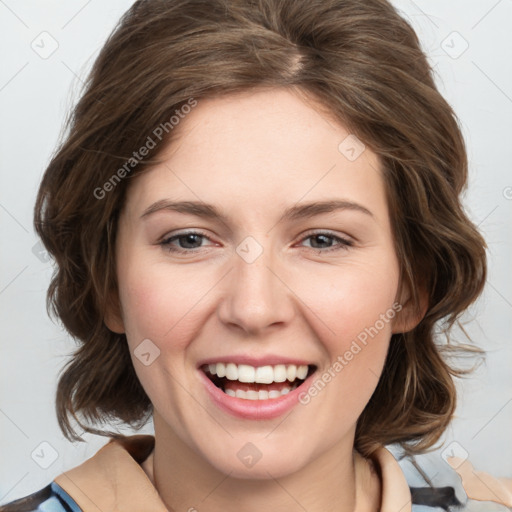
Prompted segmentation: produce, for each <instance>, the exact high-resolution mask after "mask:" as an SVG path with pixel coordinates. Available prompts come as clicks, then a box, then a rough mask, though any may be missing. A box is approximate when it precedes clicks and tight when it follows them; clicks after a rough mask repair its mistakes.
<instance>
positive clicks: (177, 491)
mask: <svg viewBox="0 0 512 512" xmlns="http://www.w3.org/2000/svg"><path fill="white" fill-rule="evenodd" d="M161 427H162V425H160V422H159V421H158V420H157V418H155V449H154V451H153V453H152V454H151V455H150V457H149V458H148V459H147V460H146V461H145V462H144V463H143V465H142V467H143V469H144V470H145V471H146V474H147V475H148V477H149V478H150V480H151V481H152V483H153V485H154V486H155V487H156V489H157V491H158V493H159V494H160V496H161V498H162V501H163V502H164V504H165V505H166V507H167V508H168V509H169V510H170V511H177V510H190V511H193V510H194V509H195V510H204V509H207V510H208V511H209V512H227V511H231V510H233V511H234V510H236V511H237V512H260V511H261V510H263V509H268V508H269V507H271V508H272V510H273V512H289V511H290V510H300V509H304V510H307V511H308V512H320V511H322V512H325V511H333V512H334V511H336V512H354V511H363V510H364V511H365V512H371V511H378V510H379V507H380V494H381V486H380V480H379V478H378V476H377V474H376V472H375V471H373V470H372V464H371V462H370V461H367V460H366V459H364V458H363V457H361V455H359V454H358V453H357V452H356V451H355V450H353V438H352V439H348V441H350V443H348V442H344V443H340V444H339V445H337V446H334V447H332V448H331V449H330V450H329V451H328V452H326V453H323V454H321V455H320V456H319V457H317V458H316V459H314V460H312V461H311V462H310V463H308V464H307V465H306V466H304V467H302V468H299V469H298V470H297V471H295V472H293V473H291V474H288V475H285V476H283V477H280V478H274V477H272V476H271V475H270V474H269V478H266V479H250V478H247V479H245V478H233V477H230V476H229V474H228V475H226V474H225V473H223V472H221V471H218V470H217V469H216V468H215V467H213V466H212V465H211V464H209V463H208V461H206V460H205V459H204V458H202V457H200V456H199V455H198V454H197V453H196V452H195V451H193V450H191V449H190V448H189V447H188V445H186V444H185V443H183V442H182V441H181V440H180V439H179V438H178V437H177V436H176V435H175V434H174V433H173V432H170V431H169V429H168V428H165V427H164V428H162V429H161Z"/></svg>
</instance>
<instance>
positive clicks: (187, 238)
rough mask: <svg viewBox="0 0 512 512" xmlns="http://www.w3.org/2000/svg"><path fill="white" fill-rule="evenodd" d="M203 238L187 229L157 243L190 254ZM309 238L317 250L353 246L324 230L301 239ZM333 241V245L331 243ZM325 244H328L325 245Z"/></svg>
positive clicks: (203, 236)
mask: <svg viewBox="0 0 512 512" xmlns="http://www.w3.org/2000/svg"><path fill="white" fill-rule="evenodd" d="M204 239H206V240H210V238H209V237H208V236H206V235H205V234H204V233H202V232H200V231H187V232H182V233H177V234H175V235H173V236H170V237H168V238H165V239H164V240H162V241H161V242H160V243H159V244H160V245H161V246H162V247H164V248H166V250H168V251H169V252H173V253H179V254H186V253H189V254H190V253H193V252H195V251H197V250H198V249H201V248H203V247H204V246H203V245H202V241H203V240H204ZM309 239H311V241H312V246H311V247H309V248H310V249H312V250H315V251H319V252H330V251H337V250H346V249H347V248H348V247H352V246H353V242H352V241H351V240H348V239H345V238H342V237H339V236H337V235H334V234H332V233H329V232H326V231H316V232H314V233H310V234H309V235H307V236H306V237H303V238H302V239H301V241H305V240H309ZM175 242H178V244H179V246H178V247H177V246H176V245H175V244H174V243H175ZM333 242H334V244H335V245H333ZM326 244H327V245H328V246H327V247H326Z"/></svg>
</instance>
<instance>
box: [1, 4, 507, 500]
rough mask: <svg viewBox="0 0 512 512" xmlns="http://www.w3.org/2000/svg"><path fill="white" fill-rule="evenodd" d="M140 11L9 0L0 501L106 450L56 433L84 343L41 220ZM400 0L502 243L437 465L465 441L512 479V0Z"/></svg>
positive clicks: (485, 216) (485, 223)
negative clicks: (61, 381) (62, 391)
mask: <svg viewBox="0 0 512 512" xmlns="http://www.w3.org/2000/svg"><path fill="white" fill-rule="evenodd" d="M131 3H132V2H131V1H129V0H115V1H112V0H111V1H109V2H100V1H98V0H89V1H88V2H87V1H84V0H68V1H66V2H57V1H45V2H37V1H36V0H31V1H28V0H19V1H17V0H0V38H1V46H0V47H1V48H2V59H1V68H0V112H1V117H0V130H1V133H0V145H1V146H0V165H1V180H2V181H1V186H0V229H1V245H0V247H1V249H0V255H1V256H0V257H1V260H0V315H1V326H0V329H1V333H0V340H1V357H0V433H1V434H0V503H4V502H9V501H12V500H14V499H16V498H18V497H21V496H24V495H26V494H28V493H30V492H34V491H36V490H38V489H40V488H42V487H43V486H45V485H47V484H48V483H49V482H50V481H51V480H52V479H53V478H54V477H56V476H57V475H58V474H60V473H62V472H63V471H65V470H67V469H70V468H71V467H74V466H76V465H78V464H79V463H81V462H82V461H83V460H85V459H86V458H88V457H90V456H91V455H93V454H94V453H95V452H96V451H97V449H98V448H99V447H100V446H102V445H103V444H104V443H105V442H106V439H105V438H101V437H98V438H96V437H93V436H86V439H87V440H88V442H87V443H78V444H76V445H73V444H71V443H69V442H68V441H66V440H65V439H64V437H63V435H62V433H61V432H60V430H59V428H58V426H57V422H56V418H55V411H54V395H55V389H56V382H57V375H58V372H59V370H60V369H61V368H62V367H63V365H64V363H65V361H66V360H67V358H66V356H67V354H70V353H71V352H72V351H73V349H74V346H75V345H74V343H73V341H72V340H71V339H70V338H69V337H68V336H67V334H66V332H65V331H63V330H62V329H61V328H60V327H59V325H57V324H54V323H52V322H51V321H50V320H49V318H48V317H47V315H46V309H45V294H46V289H47V286H48V283H49V279H50V276H51V271H52V269H51V265H50V263H49V262H46V261H42V260H41V259H40V258H38V257H37V255H36V254H34V249H33V248H34V246H35V245H36V244H37V242H38V239H37V238H36V236H35V234H34V230H33V227H32V214H33V204H34V200H35V195H36V191H37V188H38V185H39V182H40V180H41V176H42V173H43V171H44V169H45V167H46V165H47V164H48V162H49V159H50V155H51V154H52V152H53V150H54V148H55V146H56V143H57V141H58V138H59V134H60V131H61V128H62V124H63V120H64V117H65V115H66V113H67V112H68V110H69V108H70V107H71V105H72V104H73V102H74V101H75V100H76V95H77V92H78V91H79V88H80V85H81V81H82V80H83V79H84V77H85V74H86V72H87V70H88V69H89V66H90V65H91V64H92V62H93V60H94V58H95V56H96V55H97V53H98V51H99V49H100V48H101V46H102V44H103V42H104V41H105V39H106V37H107V35H108V34H109V33H110V31H111V29H112V28H113V27H114V25H115V23H116V22H117V20H118V19H119V17H120V16H121V15H122V14H123V13H124V11H125V10H126V9H127V8H128V7H129V6H130V4H131ZM393 3H394V5H396V6H397V7H398V8H399V9H400V11H401V12H402V14H403V15H404V16H405V17H406V18H407V19H408V20H409V21H411V22H412V24H413V26H414V28H415V29H416V30H417V32H418V34H419V36H420V39H421V41H422V44H423V47H424V50H425V51H426V52H427V54H428V56H429V58H430V60H431V62H432V64H433V65H434V66H435V71H436V73H437V82H438V85H439V87H440V90H441V92H442V93H443V94H444V95H445V97H446V98H447V99H448V101H449V102H450V103H451V104H452V106H453V107H454V109H455V111H456V112H457V114H458V116H459V118H460V120H461V124H462V127H463V131H464V135H465V138H466V141H467V144H468V151H469V159H470V174H471V176H470V184H469V189H468V192H467V194H466V196H465V204H466V205H467V209H468V212H469V214H470V217H471V218H472V219H473V220H474V222H475V223H476V224H478V226H479V227H480V229H481V230H482V231H483V233H484V236H485V237H486V239H487V242H488V246H489V250H488V255H489V277H488V281H487V285H486V289H485V292H484V294H483V295H482V297H481V299H480V300H479V301H478V302H477V303H476V305H475V306H474V307H472V308H471V310H470V312H469V314H468V315H467V317H466V318H467V320H468V321H470V323H469V324H468V325H467V328H468V330H469V332H470V333H471V335H472V337H473V339H474V340H475V342H477V344H479V345H480V346H482V347H483V348H484V349H485V350H487V352H488V356H487V363H486V365H485V366H483V367H481V368H480V369H479V370H478V372H477V373H476V374H474V375H473V376H472V377H471V378H470V379H468V380H465V381H463V382H461V383H459V384H458V388H459V390H460V393H461V394H460V399H461V402H460V404H459V407H458V409H457V415H456V418H455V420H454V422H453V423H452V425H451V427H450V428H449V429H448V431H447V432H446V435H445V437H444V439H443V441H444V445H443V447H441V448H440V449H439V450H438V451H437V452H435V453H434V455H433V456H434V457H437V459H438V460H439V461H441V464H444V462H442V459H441V456H440V452H441V451H442V449H444V448H445V447H446V446H448V445H449V444H450V442H452V441H456V442H458V443H459V444H460V446H462V447H463V448H464V449H465V450H466V451H467V452H468V453H469V458H470V460H471V462H472V463H473V465H474V466H475V467H476V468H478V469H480V470H484V471H488V472H491V473H493V474H494V475H496V476H507V477H509V478H512V466H511V463H510V461H511V460H512V441H511V432H512V385H511V384H512V377H511V371H510V368H511V365H512V343H511V333H512V322H511V318H512V315H511V313H512V273H511V271H510V270H511V264H512V244H511V239H512V237H511V224H512V223H511V212H512V173H511V162H512V65H511V62H512V51H511V49H512V31H511V30H510V22H511V21H512V2H511V1H510V0H500V1H497V0H478V1H477V0H472V1H467V0H450V1H446V0H433V1H432V0H430V1H428V0H417V1H415V2H413V1H409V0H400V1H394V2H393ZM42 32H48V33H49V34H50V35H51V36H48V35H42V36H41V35H40V34H41V33H42ZM453 32H456V34H453ZM41 38H46V39H45V44H44V47H45V48H46V51H48V50H49V49H51V45H52V44H55V45H57V44H58V47H57V48H56V50H55V52H54V53H53V54H52V55H50V56H47V58H41V57H40V56H39V55H38V54H37V53H36V52H35V51H34V49H33V48H32V46H31V45H32V44H33V45H37V44H39V46H40V47H42V43H41V42H40V41H41ZM52 40H55V41H56V42H55V43H52ZM33 41H35V42H34V43H33ZM466 45H468V47H467V49H465V47H466ZM464 49H465V51H463V50H464ZM40 51H43V49H42V48H41V50H40ZM150 431H151V428H150V426H149V427H148V428H147V429H145V430H144V432H150ZM42 442H46V443H49V444H50V445H51V447H53V449H54V450H55V456H56V458H55V460H54V461H53V463H52V464H51V465H50V466H49V467H48V468H46V469H44V468H41V467H40V466H39V465H38V464H36V462H35V461H34V460H33V459H32V457H31V454H32V452H33V451H34V450H35V449H36V448H37V447H39V445H40V443H42ZM41 449H42V450H43V452H44V453H45V456H44V457H45V461H43V462H46V464H49V463H50V462H52V460H53V459H52V454H53V452H52V448H50V447H48V446H47V445H43V447H40V448H38V450H39V451H38V452H37V450H36V452H37V453H42V452H41ZM418 460H419V461H421V460H425V461H426V460H427V459H421V458H419V459H418ZM430 460H432V458H431V459H430ZM432 467H435V464H434V465H433V466H432ZM429 468H430V465H429V463H425V465H424V469H425V471H426V472H427V473H428V472H429V471H432V473H430V474H429V477H430V478H431V479H432V480H433V482H434V484H436V474H433V473H436V472H437V471H436V470H430V469H429Z"/></svg>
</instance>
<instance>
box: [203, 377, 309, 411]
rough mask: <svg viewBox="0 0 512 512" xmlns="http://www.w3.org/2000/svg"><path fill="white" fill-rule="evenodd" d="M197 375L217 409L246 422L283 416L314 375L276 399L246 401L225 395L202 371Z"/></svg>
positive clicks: (293, 404) (297, 400)
mask: <svg viewBox="0 0 512 512" xmlns="http://www.w3.org/2000/svg"><path fill="white" fill-rule="evenodd" d="M199 373H200V374H201V379H202V380H203V382H204V384H205V387H206V390H207V391H208V393H209V395H210V397H211V399H212V401H213V402H214V403H215V404H216V405H217V406H218V407H220V408H221V409H223V410H224V411H226V412H228V413H230V414H232V415H233V416H236V417H238V418H243V419H247V420H270V419H272V418H277V417H278V416H281V415H282V414H285V413H286V412H288V411H289V410H291V409H292V408H293V407H294V406H295V405H297V404H298V403H299V395H300V394H301V393H303V392H305V391H307V390H308V388H309V384H310V382H311V381H312V378H313V376H314V375H315V374H314V373H313V374H311V375H310V376H309V377H308V378H307V379H306V380H305V381H304V382H303V383H302V384H301V385H300V386H298V387H297V388H295V389H294V390H292V391H290V392H289V393H287V394H286V395H282V396H280V397H278V398H269V399H268V400H247V399H244V398H236V397H233V396H229V395H226V393H224V391H222V389H220V388H218V387H217V386H216V385H215V384H214V383H213V382H212V381H211V380H210V379H209V378H208V377H207V376H206V374H205V373H204V372H203V371H202V370H199Z"/></svg>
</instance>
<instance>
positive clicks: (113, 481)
mask: <svg viewBox="0 0 512 512" xmlns="http://www.w3.org/2000/svg"><path fill="white" fill-rule="evenodd" d="M154 443H155V438H154V436H150V435H133V436H123V437H120V438H117V439H114V438H111V439H110V440H109V442H108V443H107V444H106V445H104V446H103V447H102V448H101V449H100V450H99V451H98V452H97V453H96V454H95V455H94V456H93V457H91V458H90V459H88V460H86V461H85V462H84V463H82V464H81V465H79V466H77V467H75V468H73V469H71V470H69V471H66V472H64V473H62V474H61V475H59V476H58V477H56V478H55V479H54V481H53V482H51V483H50V484H48V486H46V487H45V488H43V489H41V490H39V491H37V492H36V493H33V494H31V495H29V496H27V497H25V498H22V499H21V500H16V501H14V502H11V503H9V504H8V505H4V506H3V507H2V506H0V512H15V511H17V512H114V511H116V512H117V511H123V512H168V511H167V509H166V507H165V505H164V503H163V502H162V500H161V498H160V496H159V494H158V492H157V490H156V488H155V487H154V485H153V483H152V481H151V479H152V476H151V474H150V472H149V471H147V467H148V465H147V464H143V463H144V462H146V463H147V462H148V460H149V458H150V457H152V451H153V448H154ZM355 453H356V458H355V469H356V482H359V483H358V486H359V487H358V489H357V490H356V492H357V496H362V491H363V490H364V489H363V487H364V486H365V485H366V484H367V483H368V482H369V481H370V479H371V478H372V473H373V471H374V470H373V469H372V468H373V467H376V469H377V472H378V473H380V475H381V509H380V510H381V512H416V511H418V512H420V511H423V510H425V511H428V512H430V511H432V512H434V510H442V509H438V508H435V509H432V508H431V507H423V506H421V507H417V506H416V505H412V503H411V489H413V488H411V487H410V486H409V484H408V483H407V480H406V478H405V476H404V474H403V472H402V469H401V467H400V465H399V464H398V462H397V460H396V459H395V457H394V456H393V455H392V453H391V452H390V451H388V450H387V449H386V448H385V447H384V446H381V447H380V448H379V449H378V450H377V451H376V452H375V453H374V455H372V457H371V460H367V459H365V458H363V457H362V456H361V455H359V454H358V453H357V452H355ZM144 467H146V471H145V469H144ZM413 490H414V489H413ZM416 492H417V491H416V490H414V493H416ZM357 510H358V512H359V511H361V512H362V511H364V510H368V508H365V504H364V503H362V502H359V504H358V509H357ZM458 510H461V509H458ZM475 510H494V509H486V508H485V506H484V508H479V509H475Z"/></svg>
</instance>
